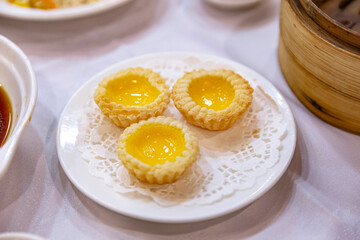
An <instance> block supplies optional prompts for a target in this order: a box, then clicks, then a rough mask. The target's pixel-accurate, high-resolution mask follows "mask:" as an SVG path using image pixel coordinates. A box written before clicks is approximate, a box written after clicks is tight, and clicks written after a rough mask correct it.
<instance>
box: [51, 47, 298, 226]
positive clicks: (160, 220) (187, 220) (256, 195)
mask: <svg viewBox="0 0 360 240" xmlns="http://www.w3.org/2000/svg"><path fill="white" fill-rule="evenodd" d="M167 55H179V56H182V57H184V56H188V57H199V58H211V59H217V60H225V62H228V63H231V64H235V65H240V66H241V67H244V68H247V70H249V71H251V72H253V73H255V74H256V75H259V76H261V77H262V78H263V79H264V80H265V81H266V82H267V84H269V85H270V86H271V87H272V88H273V89H274V90H275V91H276V93H277V94H278V95H279V96H280V97H281V100H283V102H282V104H284V107H285V109H287V110H288V113H289V117H290V119H289V125H291V126H289V128H291V129H292V130H293V134H289V135H290V138H291V139H290V140H291V142H292V143H293V145H292V148H291V150H290V154H289V157H288V159H287V161H286V163H285V165H284V166H283V168H282V169H281V171H278V172H277V174H276V175H275V176H271V178H272V179H271V182H270V183H268V182H267V183H266V186H265V187H264V189H262V190H261V191H257V192H256V193H254V194H252V195H251V196H250V197H249V198H248V199H247V201H245V202H242V204H239V205H234V206H233V207H231V208H228V209H226V210H225V211H220V212H217V213H214V214H209V215H207V216H200V217H197V216H194V217H192V218H183V219H163V218H156V217H155V218H153V217H144V216H142V215H140V214H133V213H129V212H127V211H124V210H121V209H118V208H115V207H113V206H112V205H111V204H109V203H107V202H106V201H104V200H102V199H100V198H98V197H97V196H94V195H92V194H91V193H89V192H88V191H87V190H86V189H85V187H84V186H82V185H81V184H79V183H78V181H77V180H76V179H75V178H74V177H73V176H72V175H71V174H70V173H69V170H68V169H67V168H66V166H65V162H63V159H61V157H60V155H61V154H60V149H61V146H60V145H61V144H60V134H61V133H60V129H61V123H62V120H63V119H64V115H65V113H66V110H67V109H68V107H69V105H70V103H71V102H72V101H73V99H74V98H75V97H76V96H77V95H78V94H79V93H80V92H81V91H82V89H83V88H86V86H87V85H88V84H91V83H92V82H93V81H95V80H96V79H97V78H99V76H101V75H103V74H105V73H107V72H109V71H111V70H112V69H113V68H115V67H116V66H117V65H120V64H126V63H127V62H131V61H136V60H139V59H143V58H150V57H153V58H155V57H164V56H167ZM296 140H297V128H296V123H295V119H294V115H293V113H292V110H291V108H290V106H289V104H288V103H287V101H286V99H285V98H284V96H283V95H282V94H281V93H280V91H279V90H278V89H277V88H276V87H275V86H274V85H273V84H272V83H271V82H270V81H269V80H268V79H267V78H265V77H263V76H262V75H261V74H259V73H258V72H256V71H255V70H253V69H251V68H250V67H247V66H246V65H243V64H241V63H238V62H235V61H233V60H230V59H227V58H225V57H222V56H216V55H210V54H203V53H196V52H177V51H174V52H160V53H150V54H144V55H140V56H136V57H131V58H128V59H125V60H121V61H118V62H115V63H114V64H112V65H110V66H109V67H106V68H105V69H104V70H102V71H100V72H98V73H96V74H94V75H93V76H92V77H90V78H89V79H88V80H87V81H86V82H84V83H83V84H82V85H81V86H80V87H79V89H78V90H76V91H75V92H74V94H73V95H72V96H71V97H70V99H69V100H68V102H67V103H66V105H65V106H64V108H63V111H62V113H61V115H60V117H59V121H58V125H57V132H56V149H57V154H58V159H59V162H60V165H61V167H62V169H63V170H64V172H65V174H66V176H67V177H68V178H69V180H70V182H71V183H72V184H73V185H74V186H75V187H76V188H77V189H79V190H80V191H81V193H82V194H84V195H85V196H87V197H88V198H89V199H91V200H92V201H94V202H96V203H97V204H99V205H100V206H103V207H105V208H107V209H110V210H111V211H114V212H116V213H119V214H122V215H124V216H128V217H132V218H135V219H140V220H144V221H149V222H157V223H170V224H177V223H191V222H200V221H205V220H210V219H214V218H218V217H221V216H224V215H227V214H229V213H232V212H235V211H237V210H240V209H242V208H244V207H246V206H248V205H249V204H251V203H252V202H254V201H255V200H257V199H259V198H260V197H261V196H263V195H264V194H265V193H267V192H268V191H269V190H270V189H271V188H272V187H273V186H274V185H275V184H276V183H277V182H278V181H279V180H280V178H281V177H282V176H283V175H284V173H285V172H286V170H287V169H288V167H289V165H290V163H291V161H292V159H293V156H294V152H295V148H296ZM81 160H82V161H85V160H84V159H81ZM89 174H90V173H89ZM93 177H94V178H96V177H95V176H93ZM269 178H270V176H269ZM98 179H100V180H101V181H104V180H103V179H101V178H98ZM104 184H105V182H104ZM107 187H108V188H109V189H110V190H111V188H110V187H109V186H107ZM114 192H115V191H114ZM236 192H239V191H235V192H234V195H235V194H236ZM118 194H120V193H118ZM224 198H227V197H224ZM206 206H207V205H206ZM209 206H211V204H210V205H209ZM198 207H199V206H198ZM200 207H201V206H200Z"/></svg>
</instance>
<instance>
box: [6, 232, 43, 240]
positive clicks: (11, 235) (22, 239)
mask: <svg viewBox="0 0 360 240" xmlns="http://www.w3.org/2000/svg"><path fill="white" fill-rule="evenodd" d="M0 240H45V239H44V238H42V237H39V236H37V235H33V234H29V233H22V232H8V233H1V234H0Z"/></svg>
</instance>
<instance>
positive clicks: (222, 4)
mask: <svg viewBox="0 0 360 240" xmlns="http://www.w3.org/2000/svg"><path fill="white" fill-rule="evenodd" d="M205 1H207V2H208V3H210V4H212V5H214V6H216V7H219V8H224V9H240V8H248V7H251V6H254V5H255V4H257V3H259V2H260V1H262V0H205Z"/></svg>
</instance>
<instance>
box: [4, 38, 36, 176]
mask: <svg viewBox="0 0 360 240" xmlns="http://www.w3.org/2000/svg"><path fill="white" fill-rule="evenodd" d="M0 72H1V75H0V84H1V86H2V88H3V89H4V90H5V92H6V93H7V95H8V97H9V100H10V103H11V109H12V114H11V115H12V119H11V121H12V122H11V127H10V129H9V132H8V136H7V137H6V141H5V142H4V143H3V145H2V146H1V147H0V178H1V177H2V176H3V175H4V173H5V172H6V170H7V168H8V167H9V165H10V162H11V160H12V158H13V156H14V153H15V151H16V149H17V145H18V143H19V140H20V137H21V135H22V133H23V132H24V129H25V128H26V126H27V125H28V123H29V122H30V120H31V115H32V113H33V111H34V108H35V104H36V99H37V83H36V79H35V74H34V72H33V69H32V67H31V64H30V61H29V59H28V58H27V57H26V55H25V54H24V53H23V51H22V50H21V49H20V48H19V47H18V46H16V45H15V44H14V43H13V42H11V41H10V40H9V39H7V38H5V37H4V36H2V35H0Z"/></svg>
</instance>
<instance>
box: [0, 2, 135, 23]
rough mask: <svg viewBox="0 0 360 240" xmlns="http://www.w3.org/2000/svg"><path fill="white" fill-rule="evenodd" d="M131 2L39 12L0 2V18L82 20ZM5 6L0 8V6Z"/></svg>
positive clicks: (97, 4)
mask: <svg viewBox="0 0 360 240" xmlns="http://www.w3.org/2000/svg"><path fill="white" fill-rule="evenodd" d="M100 1H101V0H100ZM130 1H132V0H107V1H104V2H102V3H100V4H99V3H94V4H86V5H81V6H77V7H72V8H64V9H56V10H46V11H44V10H39V9H27V8H21V7H17V6H11V4H9V3H7V2H5V1H1V0H0V16H3V17H7V18H12V19H17V20H30V21H42V22H43V21H61V20H69V19H76V18H82V17H86V16H91V15H95V14H98V13H102V12H105V11H108V10H111V9H112V8H115V7H118V6H121V5H125V4H126V3H128V2H130ZM2 5H3V6H6V7H5V8H1V6H2Z"/></svg>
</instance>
